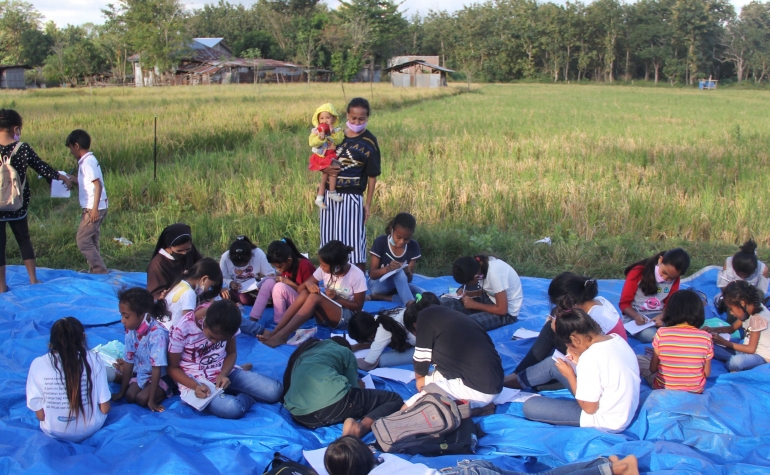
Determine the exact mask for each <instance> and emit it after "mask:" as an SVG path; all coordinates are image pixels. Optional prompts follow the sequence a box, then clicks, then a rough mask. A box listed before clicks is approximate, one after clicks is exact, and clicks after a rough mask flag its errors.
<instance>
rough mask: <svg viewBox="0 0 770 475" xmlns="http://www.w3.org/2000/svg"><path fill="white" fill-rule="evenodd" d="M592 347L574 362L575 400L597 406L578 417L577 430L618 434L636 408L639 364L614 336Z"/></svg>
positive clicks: (631, 352) (622, 341) (623, 343)
mask: <svg viewBox="0 0 770 475" xmlns="http://www.w3.org/2000/svg"><path fill="white" fill-rule="evenodd" d="M608 336H609V337H610V340H607V341H602V342H599V343H594V344H593V345H591V346H590V347H589V348H588V349H587V350H586V351H585V352H583V354H582V355H580V358H579V359H578V364H577V390H576V391H575V399H579V400H581V401H585V402H598V403H599V408H598V409H597V411H596V413H594V414H588V413H587V412H585V411H582V412H581V414H580V427H596V428H597V429H604V430H607V431H610V432H622V431H623V430H625V428H626V427H628V425H629V424H630V423H631V419H632V418H633V417H634V413H635V412H636V408H637V406H639V382H640V379H639V363H638V362H637V359H636V355H635V354H634V350H632V349H631V347H630V346H628V343H626V341H625V340H623V338H621V337H620V336H618V335H608Z"/></svg>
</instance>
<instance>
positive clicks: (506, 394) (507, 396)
mask: <svg viewBox="0 0 770 475" xmlns="http://www.w3.org/2000/svg"><path fill="white" fill-rule="evenodd" d="M520 392H521V390H519V389H511V388H503V392H501V393H500V394H499V395H498V396H497V397H496V398H495V400H494V401H492V402H493V403H495V405H497V406H499V405H500V404H505V403H507V402H511V400H512V399H513V398H514V397H516V396H517V395H518V394H519V393H520Z"/></svg>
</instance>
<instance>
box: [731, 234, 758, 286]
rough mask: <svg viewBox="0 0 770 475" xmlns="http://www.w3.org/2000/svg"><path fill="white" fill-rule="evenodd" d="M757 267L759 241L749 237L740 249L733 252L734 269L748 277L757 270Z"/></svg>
mask: <svg viewBox="0 0 770 475" xmlns="http://www.w3.org/2000/svg"><path fill="white" fill-rule="evenodd" d="M757 267H759V260H758V259H757V243H756V242H754V240H753V239H749V240H748V241H746V242H745V243H743V245H742V246H741V250H740V251H738V252H736V253H735V254H733V270H734V271H735V272H737V273H740V274H743V275H745V276H746V277H748V276H750V275H752V274H753V273H754V272H756V271H757Z"/></svg>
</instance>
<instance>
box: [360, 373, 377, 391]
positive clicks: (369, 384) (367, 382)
mask: <svg viewBox="0 0 770 475" xmlns="http://www.w3.org/2000/svg"><path fill="white" fill-rule="evenodd" d="M361 381H363V382H364V385H365V386H366V389H377V388H375V387H374V380H373V379H372V375H371V374H367V375H366V376H364V377H363V378H361Z"/></svg>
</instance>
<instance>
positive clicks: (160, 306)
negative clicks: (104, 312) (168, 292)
mask: <svg viewBox="0 0 770 475" xmlns="http://www.w3.org/2000/svg"><path fill="white" fill-rule="evenodd" d="M118 302H119V303H122V304H125V305H128V308H130V309H131V311H132V312H134V313H136V314H137V315H145V314H147V315H149V316H150V318H154V319H155V320H158V321H162V322H163V321H167V320H170V319H171V314H170V312H169V311H168V306H167V305H166V299H158V300H157V301H156V300H155V299H154V298H153V297H152V294H151V293H150V292H149V291H148V290H147V289H145V288H144V287H132V288H130V289H129V288H126V287H124V288H122V289H120V290H119V291H118Z"/></svg>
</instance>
